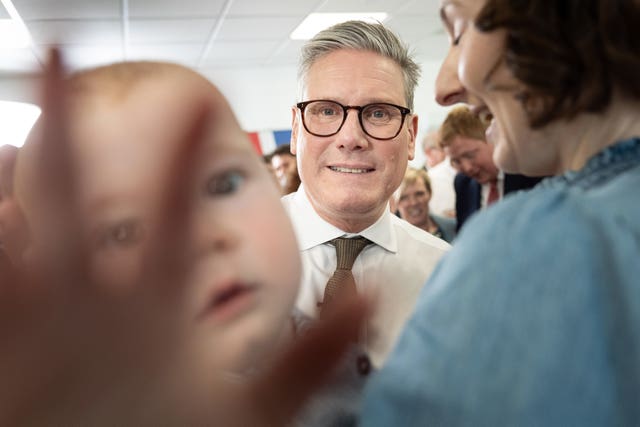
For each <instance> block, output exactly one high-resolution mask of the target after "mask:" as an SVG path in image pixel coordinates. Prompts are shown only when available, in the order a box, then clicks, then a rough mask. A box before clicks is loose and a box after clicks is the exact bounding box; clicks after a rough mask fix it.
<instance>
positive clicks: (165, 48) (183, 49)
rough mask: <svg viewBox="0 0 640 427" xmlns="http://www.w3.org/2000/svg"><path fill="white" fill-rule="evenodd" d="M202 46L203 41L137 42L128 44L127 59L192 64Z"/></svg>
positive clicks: (196, 59) (195, 60)
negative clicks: (173, 42)
mask: <svg viewBox="0 0 640 427" xmlns="http://www.w3.org/2000/svg"><path fill="white" fill-rule="evenodd" d="M203 47H204V44H203V43H189V44H183V43H180V44H153V45H148V44H137V45H131V46H129V49H128V57H127V59H128V60H131V61H140V60H146V61H169V62H177V63H180V64H183V65H187V66H194V65H195V64H196V63H197V61H198V58H199V57H200V54H201V52H202V49H203Z"/></svg>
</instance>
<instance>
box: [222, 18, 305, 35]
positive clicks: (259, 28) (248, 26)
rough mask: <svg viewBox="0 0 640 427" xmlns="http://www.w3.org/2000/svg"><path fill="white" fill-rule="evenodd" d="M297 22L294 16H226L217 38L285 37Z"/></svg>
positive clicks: (298, 21)
mask: <svg viewBox="0 0 640 427" xmlns="http://www.w3.org/2000/svg"><path fill="white" fill-rule="evenodd" d="M299 23H300V20H299V19H298V18H295V17H294V18H283V17H276V16H273V17H268V18H227V19H225V20H224V22H223V23H222V27H221V28H220V32H219V33H218V37H217V38H218V39H219V40H224V41H227V40H277V39H285V38H287V37H289V34H290V33H291V31H293V30H294V29H295V28H296V26H297V25H298V24H299Z"/></svg>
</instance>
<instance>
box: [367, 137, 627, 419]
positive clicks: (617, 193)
mask: <svg viewBox="0 0 640 427" xmlns="http://www.w3.org/2000/svg"><path fill="white" fill-rule="evenodd" d="M360 424H361V425H362V426H385V427H386V426H422V425H432V426H433V425H436V426H438V425H442V426H455V425H473V426H556V425H562V426H585V425H606V426H617V425H640V138H635V139H631V140H627V141H622V142H619V143H617V144H615V145H613V146H611V147H609V148H607V149H605V150H604V151H602V152H600V153H599V154H597V155H596V156H594V157H593V158H592V159H590V160H589V162H588V163H587V165H586V166H585V167H584V168H583V169H582V170H580V171H578V172H570V173H567V174H565V175H562V176H559V177H555V178H550V179H547V180H545V181H543V182H542V183H540V184H539V185H538V186H537V187H536V188H534V189H533V190H531V191H530V192H526V193H525V192H521V193H518V194H515V195H514V196H512V197H508V198H506V199H505V200H504V201H503V202H502V203H499V204H497V205H496V206H495V207H493V208H492V209H489V210H487V211H484V212H482V213H480V214H477V215H475V216H474V217H473V219H472V220H470V221H469V222H468V223H467V224H466V225H465V227H464V229H463V230H462V233H461V234H460V235H459V236H458V238H457V240H456V243H455V244H454V246H453V249H452V250H451V251H450V252H449V253H448V254H447V255H446V256H445V258H444V259H443V260H442V262H441V263H440V265H439V266H438V268H437V269H436V271H435V272H434V273H433V275H432V276H431V278H430V279H429V281H428V282H427V284H426V286H425V288H424V290H423V292H422V294H421V296H420V300H419V302H418V305H417V307H416V311H415V313H414V314H413V316H412V318H411V320H410V321H409V323H408V324H407V326H406V328H405V330H404V332H403V334H402V336H401V338H400V341H399V343H398V345H397V347H396V349H395V350H394V352H393V353H392V355H391V357H390V359H389V360H388V362H387V364H386V366H385V367H384V368H383V369H382V371H380V372H379V373H378V374H377V375H376V377H374V378H372V380H371V381H370V382H369V386H368V387H367V390H366V394H365V403H364V408H363V412H362V415H361V419H360Z"/></svg>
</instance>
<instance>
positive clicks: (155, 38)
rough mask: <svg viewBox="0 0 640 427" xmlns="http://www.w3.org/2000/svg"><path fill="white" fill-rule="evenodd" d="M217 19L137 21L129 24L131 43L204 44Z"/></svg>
mask: <svg viewBox="0 0 640 427" xmlns="http://www.w3.org/2000/svg"><path fill="white" fill-rule="evenodd" d="M215 22H216V21H215V19H144V20H140V19H135V20H132V21H131V22H130V24H129V41H130V42H131V43H165V44H166V43H204V41H205V40H206V39H207V37H208V36H209V33H210V32H211V29H212V28H213V26H214V24H215Z"/></svg>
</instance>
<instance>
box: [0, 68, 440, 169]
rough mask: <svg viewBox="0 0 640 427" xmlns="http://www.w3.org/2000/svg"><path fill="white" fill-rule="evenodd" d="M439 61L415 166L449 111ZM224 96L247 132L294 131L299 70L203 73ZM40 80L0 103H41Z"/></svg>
mask: <svg viewBox="0 0 640 427" xmlns="http://www.w3.org/2000/svg"><path fill="white" fill-rule="evenodd" d="M439 66H440V62H439V61H432V62H426V63H423V64H422V78H421V79H420V82H419V85H418V88H417V90H416V96H415V112H416V113H417V114H418V116H419V121H418V123H419V125H418V126H419V133H418V141H417V142H418V145H417V147H416V148H417V149H416V159H415V161H414V162H412V164H413V165H415V166H419V165H421V164H422V162H423V161H424V157H423V155H422V152H421V150H420V148H419V141H420V139H421V138H422V136H423V135H424V134H425V132H426V130H427V129H431V128H435V127H437V126H439V125H440V123H441V122H442V120H443V119H444V117H445V116H446V114H447V109H446V108H443V107H440V106H439V105H437V104H436V102H435V101H434V98H435V96H434V83H435V77H436V75H437V72H438V68H439ZM203 74H205V76H206V77H208V78H209V79H210V80H211V81H213V82H214V83H215V84H216V85H218V87H219V88H220V89H221V91H222V92H223V93H224V94H225V96H226V97H227V99H229V102H230V103H231V107H232V108H233V110H234V111H235V113H236V115H237V116H238V120H239V121H240V125H241V126H242V127H243V128H244V129H246V130H247V131H262V130H270V129H273V130H279V129H289V128H290V127H291V106H292V105H293V104H294V103H295V102H296V91H297V83H296V67H295V66H282V67H275V66H274V67H264V68H261V69H246V70H238V69H231V68H229V69H219V70H207V71H204V72H203ZM37 90H38V79H36V78H34V77H24V76H22V77H20V76H4V77H0V100H7V101H21V102H32V103H36V104H37V103H38V99H39V95H38V92H37Z"/></svg>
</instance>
